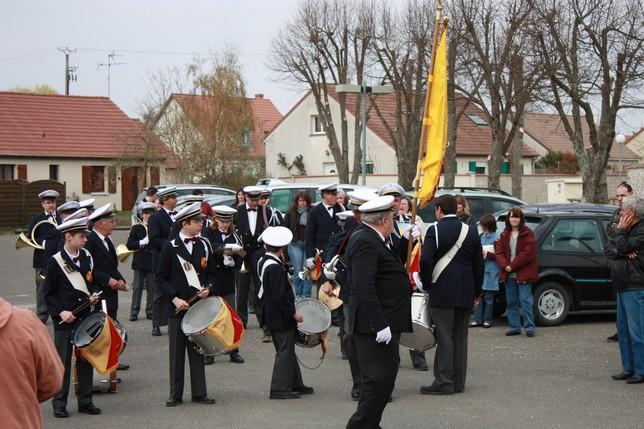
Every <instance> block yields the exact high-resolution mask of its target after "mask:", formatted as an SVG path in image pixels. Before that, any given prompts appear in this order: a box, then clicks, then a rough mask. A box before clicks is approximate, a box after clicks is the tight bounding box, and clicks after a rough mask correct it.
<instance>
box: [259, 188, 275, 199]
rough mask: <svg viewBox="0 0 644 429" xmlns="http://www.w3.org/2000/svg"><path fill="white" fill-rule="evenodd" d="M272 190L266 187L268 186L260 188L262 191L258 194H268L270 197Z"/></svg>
mask: <svg viewBox="0 0 644 429" xmlns="http://www.w3.org/2000/svg"><path fill="white" fill-rule="evenodd" d="M272 193H273V192H272V191H271V190H270V189H268V188H262V192H261V193H260V194H259V195H260V196H262V197H263V196H268V197H270V196H271V194H272Z"/></svg>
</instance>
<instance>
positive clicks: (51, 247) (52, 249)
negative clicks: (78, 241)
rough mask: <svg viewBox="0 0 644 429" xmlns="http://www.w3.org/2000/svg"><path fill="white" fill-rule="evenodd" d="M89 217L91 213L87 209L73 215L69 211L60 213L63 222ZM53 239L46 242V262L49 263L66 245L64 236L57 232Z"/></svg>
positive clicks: (77, 211)
mask: <svg viewBox="0 0 644 429" xmlns="http://www.w3.org/2000/svg"><path fill="white" fill-rule="evenodd" d="M61 207H62V206H61ZM88 216H89V213H88V212H87V209H78V210H76V211H75V212H73V213H71V214H70V212H68V211H62V212H61V213H60V219H61V221H62V222H67V221H69V220H72V219H80V218H83V217H88ZM62 222H61V223H62ZM51 237H52V238H50V239H49V240H46V241H45V261H48V260H49V258H51V257H52V256H54V254H56V252H59V251H61V250H63V246H64V245H65V237H63V234H61V233H60V232H58V231H55V233H53V234H52V235H51Z"/></svg>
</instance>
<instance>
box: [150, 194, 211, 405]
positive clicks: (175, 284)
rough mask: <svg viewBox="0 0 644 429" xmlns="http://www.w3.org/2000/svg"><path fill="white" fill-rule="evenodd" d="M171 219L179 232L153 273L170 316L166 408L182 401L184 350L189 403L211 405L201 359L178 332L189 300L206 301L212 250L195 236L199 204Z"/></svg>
mask: <svg viewBox="0 0 644 429" xmlns="http://www.w3.org/2000/svg"><path fill="white" fill-rule="evenodd" d="M173 220H174V221H175V222H177V223H178V224H179V225H180V226H181V229H180V231H179V233H178V235H177V237H176V238H174V239H172V240H170V241H167V242H166V243H165V244H164V245H163V249H162V250H161V254H160V255H159V268H158V271H157V274H156V280H157V285H158V286H159V287H160V288H161V290H162V291H163V293H164V295H165V296H166V298H167V299H168V302H169V308H168V310H169V314H170V319H169V320H168V336H169V339H170V341H169V344H170V347H169V350H170V397H169V398H168V400H167V402H166V406H168V407H174V406H177V405H179V404H181V403H182V402H183V382H184V369H185V368H184V367H185V357H186V351H187V352H188V362H189V365H190V387H191V393H192V402H198V403H201V404H214V403H215V400H214V399H212V398H209V397H208V393H207V391H206V372H205V367H204V357H203V355H202V354H201V353H199V352H198V351H197V349H196V348H195V346H194V344H193V343H192V342H190V341H188V338H187V337H186V336H185V335H184V333H183V331H182V330H181V322H182V321H183V317H184V316H185V314H186V311H187V310H188V309H189V308H190V301H192V300H196V299H203V298H207V297H208V296H209V295H210V294H211V292H212V290H211V289H210V288H211V286H212V283H213V281H214V279H215V265H214V260H213V258H212V249H211V248H210V244H209V243H208V240H206V239H205V238H203V237H200V236H199V234H200V232H201V228H202V225H203V217H202V215H201V207H200V204H199V203H194V204H190V205H189V206H186V207H184V208H183V209H181V210H180V211H179V213H177V214H176V215H175V216H174V217H173ZM197 282H198V284H195V283H197Z"/></svg>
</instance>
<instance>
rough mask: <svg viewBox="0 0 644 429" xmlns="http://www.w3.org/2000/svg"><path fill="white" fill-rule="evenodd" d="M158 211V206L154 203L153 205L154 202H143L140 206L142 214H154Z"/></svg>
mask: <svg viewBox="0 0 644 429" xmlns="http://www.w3.org/2000/svg"><path fill="white" fill-rule="evenodd" d="M156 209H157V205H156V204H154V203H153V202H151V201H141V203H140V204H139V211H140V212H141V213H143V212H145V211H152V212H154V211H156Z"/></svg>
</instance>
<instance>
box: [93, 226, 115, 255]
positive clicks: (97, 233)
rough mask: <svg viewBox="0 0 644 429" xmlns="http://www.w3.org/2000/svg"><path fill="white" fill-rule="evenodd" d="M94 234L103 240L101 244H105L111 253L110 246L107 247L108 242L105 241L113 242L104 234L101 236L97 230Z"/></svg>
mask: <svg viewBox="0 0 644 429" xmlns="http://www.w3.org/2000/svg"><path fill="white" fill-rule="evenodd" d="M94 232H95V233H96V235H98V238H100V239H101V242H102V243H103V246H105V248H106V249H107V251H108V252H109V251H110V246H108V245H107V242H106V241H105V240H110V241H111V239H110V238H109V237H105V236H104V235H103V234H101V233H100V232H98V231H97V230H94ZM112 245H114V243H112Z"/></svg>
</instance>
